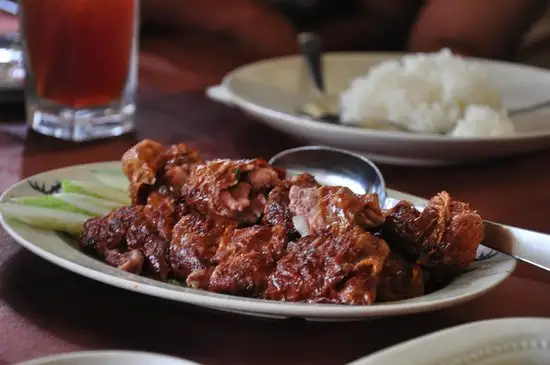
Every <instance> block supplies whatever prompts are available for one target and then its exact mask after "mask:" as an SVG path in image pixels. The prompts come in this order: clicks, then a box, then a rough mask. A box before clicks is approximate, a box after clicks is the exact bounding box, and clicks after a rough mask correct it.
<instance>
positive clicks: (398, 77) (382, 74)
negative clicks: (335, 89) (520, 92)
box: [340, 49, 515, 137]
mask: <svg viewBox="0 0 550 365" xmlns="http://www.w3.org/2000/svg"><path fill="white" fill-rule="evenodd" d="M340 117H341V120H342V123H344V124H348V125H355V126H361V127H364V128H377V129H378V128H382V129H391V127H390V126H389V125H386V126H384V124H385V123H384V122H383V121H384V120H391V121H393V122H394V123H395V124H398V125H400V126H402V127H404V128H406V129H408V130H409V131H411V132H416V133H430V134H435V133H438V134H448V135H449V136H451V137H479V136H506V135H511V134H513V133H515V129H514V125H513V123H512V121H511V120H510V119H509V118H508V116H507V113H506V110H505V109H504V108H503V106H502V100H501V96H500V93H499V91H498V90H497V89H496V88H495V87H493V86H492V84H491V80H490V77H489V75H487V74H486V73H485V72H484V71H483V70H482V69H481V68H480V67H478V66H477V65H475V64H474V63H472V62H468V61H467V60H465V59H463V58H462V57H459V56H455V55H453V54H452V52H451V51H450V50H448V49H443V50H441V51H440V52H437V53H418V54H412V55H407V56H404V57H403V58H401V59H400V60H389V61H386V62H382V63H380V64H378V65H376V66H374V67H372V68H370V70H369V71H368V73H367V74H366V75H364V76H362V77H359V78H357V79H355V80H353V81H352V83H351V85H350V87H349V88H348V89H347V90H345V91H344V92H343V93H342V94H341V96H340Z"/></svg>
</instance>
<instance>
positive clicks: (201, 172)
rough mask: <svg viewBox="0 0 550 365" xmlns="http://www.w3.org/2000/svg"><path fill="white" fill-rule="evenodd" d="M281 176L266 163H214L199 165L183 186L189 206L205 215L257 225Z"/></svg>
mask: <svg viewBox="0 0 550 365" xmlns="http://www.w3.org/2000/svg"><path fill="white" fill-rule="evenodd" d="M278 182H279V175H278V173H277V171H275V170H274V169H273V168H271V166H269V165H268V164H267V162H266V161H264V160H262V159H254V160H236V161H235V160H221V159H218V160H212V161H207V162H204V163H201V164H197V165H195V166H194V167H193V168H192V169H191V171H190V173H189V178H188V180H187V181H186V182H185V183H184V184H182V185H183V188H182V196H183V197H184V198H185V201H186V202H187V204H188V205H189V206H190V207H192V208H193V209H195V210H196V211H197V212H199V213H201V214H203V215H212V216H219V217H223V218H227V219H234V220H237V221H239V222H240V223H242V224H245V225H246V224H254V223H256V222H258V220H259V219H260V217H261V215H262V212H263V210H264V207H265V204H266V201H267V194H268V193H269V191H270V190H271V189H272V188H273V187H274V186H275V185H276V184H277V183H278Z"/></svg>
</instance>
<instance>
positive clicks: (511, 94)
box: [209, 53, 550, 165]
mask: <svg viewBox="0 0 550 365" xmlns="http://www.w3.org/2000/svg"><path fill="white" fill-rule="evenodd" d="M401 55H402V54H395V53H327V54H326V55H325V58H324V65H325V70H326V71H325V72H326V85H327V93H329V94H337V93H339V92H341V91H342V90H345V89H346V88H347V87H348V85H349V83H350V81H351V80H353V79H354V78H355V77H357V76H359V75H363V74H365V73H366V72H367V70H368V68H369V67H370V66H372V65H375V64H377V63H380V62H382V61H385V60H387V59H391V58H396V57H399V56H401ZM470 61H471V62H475V63H477V64H479V65H480V66H481V67H483V68H484V69H486V70H487V71H488V72H489V74H490V75H491V77H492V78H493V79H494V83H495V86H496V87H497V88H498V89H499V90H500V91H501V93H502V97H503V99H504V104H505V105H506V106H507V107H508V108H510V109H517V108H521V107H527V106H532V105H536V104H538V103H541V102H543V101H546V100H548V99H550V71H548V70H544V69H540V68H536V67H530V66H523V65H518V64H512V63H505V62H495V61H488V60H480V59H470ZM222 86H223V90H221V91H222V92H221V93H220V92H216V91H215V90H210V92H209V95H210V96H211V97H213V98H216V99H222V100H224V101H226V102H228V103H230V104H233V105H235V106H237V107H239V108H241V109H243V110H244V111H246V112H247V113H249V114H251V115H253V116H255V117H256V118H255V119H257V120H258V121H261V122H263V123H265V124H267V125H269V126H271V127H273V128H275V129H278V130H280V131H283V132H286V133H289V134H291V135H293V136H296V137H299V138H301V139H303V140H305V141H306V142H307V143H310V144H322V145H328V146H333V147H339V148H344V149H348V150H353V151H357V152H361V153H363V154H365V155H366V156H368V157H369V158H371V159H372V160H374V161H376V162H381V163H393V164H414V165H444V164H456V163H465V162H471V161H480V160H481V159H489V158H495V157H501V156H505V155H513V154H519V153H526V152H531V151H535V150H538V149H541V148H545V147H550V108H547V109H544V110H539V111H536V112H532V113H529V114H525V115H522V116H518V117H517V118H515V119H514V122H515V124H516V127H517V129H518V131H519V133H518V134H517V135H514V136H513V137H507V138H496V137H492V138H450V137H447V136H440V135H421V134H413V133H402V132H388V131H376V130H368V129H361V128H356V127H351V126H344V125H332V124H327V123H322V122H318V121H314V120H311V119H308V118H307V117H304V116H301V115H300V114H299V113H297V109H298V107H299V106H300V105H302V104H303V103H304V102H305V101H307V100H311V98H312V95H313V94H312V91H311V82H310V81H309V77H308V74H307V71H306V69H305V66H304V63H303V61H302V59H301V58H300V57H298V56H289V57H283V58H277V59H270V60H265V61H260V62H256V63H253V64H250V65H246V66H243V67H240V68H238V69H236V70H234V71H233V72H231V73H230V74H228V75H227V76H226V77H225V78H224V81H223V85H222ZM217 91H220V89H218V90H217Z"/></svg>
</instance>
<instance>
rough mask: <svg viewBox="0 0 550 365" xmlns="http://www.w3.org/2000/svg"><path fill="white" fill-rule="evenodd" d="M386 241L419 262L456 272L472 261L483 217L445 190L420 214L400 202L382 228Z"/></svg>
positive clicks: (411, 206) (396, 249)
mask: <svg viewBox="0 0 550 365" xmlns="http://www.w3.org/2000/svg"><path fill="white" fill-rule="evenodd" d="M382 232H383V235H384V237H385V238H386V240H387V241H388V244H389V245H390V246H391V247H392V249H393V250H395V251H396V252H398V253H401V254H403V255H404V256H405V257H406V258H409V259H412V260H415V261H416V262H418V263H419V264H420V265H422V266H424V267H427V268H430V269H435V270H443V271H446V272H452V273H459V272H461V271H462V270H464V269H466V268H467V267H468V266H469V265H470V264H471V262H472V261H473V260H474V258H475V255H476V251H477V248H478V246H479V244H480V243H481V241H482V239H483V220H482V219H481V217H480V216H479V214H477V212H476V211H474V210H472V209H471V208H470V207H469V205H468V204H466V203H463V202H460V201H456V200H454V199H453V198H452V197H451V196H450V195H449V194H448V193H447V192H441V193H439V194H437V195H436V196H434V197H433V198H432V199H430V201H429V203H428V205H427V206H426V208H425V209H424V210H423V211H422V213H420V212H419V211H417V210H416V209H415V207H414V206H413V205H412V204H411V203H409V202H405V201H402V202H399V203H398V204H397V205H396V206H395V207H394V208H392V209H391V210H390V211H389V212H388V214H387V217H386V222H385V224H384V226H383V229H382Z"/></svg>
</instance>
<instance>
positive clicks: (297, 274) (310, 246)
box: [264, 227, 389, 304]
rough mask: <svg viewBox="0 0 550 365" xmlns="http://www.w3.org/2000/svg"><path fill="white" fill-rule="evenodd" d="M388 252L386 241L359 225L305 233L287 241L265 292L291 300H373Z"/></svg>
mask: <svg viewBox="0 0 550 365" xmlns="http://www.w3.org/2000/svg"><path fill="white" fill-rule="evenodd" d="M388 254H389V247H388V245H387V244H386V242H384V240H382V239H379V238H377V237H375V236H373V235H372V234H370V233H367V232H365V231H363V230H362V229H361V228H359V227H353V228H351V229H350V230H348V231H346V232H339V233H333V232H325V233H323V234H322V235H319V236H311V235H310V236H306V237H302V238H301V239H300V240H299V241H298V242H291V243H289V244H288V245H287V250H286V253H285V254H284V255H283V257H282V258H281V259H280V260H279V262H278V264H277V268H276V269H275V271H274V272H273V273H272V274H271V275H270V276H269V279H268V284H267V289H266V291H265V293H264V296H265V298H266V299H272V300H284V301H293V302H316V303H338V304H371V303H373V302H374V301H375V299H376V285H377V284H378V276H379V274H380V272H381V271H382V269H383V267H384V261H385V259H386V257H387V256H388Z"/></svg>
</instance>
